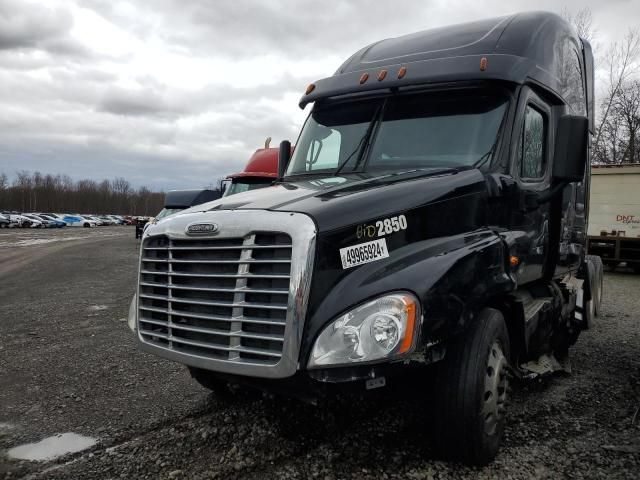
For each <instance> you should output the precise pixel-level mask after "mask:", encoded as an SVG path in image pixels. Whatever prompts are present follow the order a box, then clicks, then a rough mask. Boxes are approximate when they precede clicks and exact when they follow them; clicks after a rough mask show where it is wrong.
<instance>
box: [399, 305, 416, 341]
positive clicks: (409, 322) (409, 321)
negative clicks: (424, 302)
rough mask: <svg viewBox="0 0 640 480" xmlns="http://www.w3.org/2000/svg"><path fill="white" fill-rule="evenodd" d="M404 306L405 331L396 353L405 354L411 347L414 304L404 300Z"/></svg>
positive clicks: (414, 315)
mask: <svg viewBox="0 0 640 480" xmlns="http://www.w3.org/2000/svg"><path fill="white" fill-rule="evenodd" d="M404 305H405V309H406V310H405V311H406V312H407V329H406V333H405V335H404V338H403V339H402V343H401V344H400V350H398V353H406V352H408V351H409V350H410V349H411V346H412V345H413V334H414V332H413V331H414V328H415V325H416V304H415V303H414V302H413V301H411V300H408V299H405V300H404Z"/></svg>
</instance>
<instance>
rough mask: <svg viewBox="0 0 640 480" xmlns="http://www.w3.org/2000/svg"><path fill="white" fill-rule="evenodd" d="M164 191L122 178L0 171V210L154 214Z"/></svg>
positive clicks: (162, 199)
mask: <svg viewBox="0 0 640 480" xmlns="http://www.w3.org/2000/svg"><path fill="white" fill-rule="evenodd" d="M163 204H164V192H152V191H151V190H149V189H148V188H147V187H140V188H138V189H134V188H133V187H132V186H131V184H130V183H129V182H128V181H127V180H126V179H124V178H116V179H114V180H102V181H101V182H97V181H95V180H77V181H74V180H72V179H71V177H69V176H68V175H51V174H46V175H45V174H42V173H40V172H33V173H31V172H27V171H20V172H17V174H16V177H15V178H14V179H13V181H9V177H8V176H7V175H6V174H5V173H0V211H2V210H9V211H19V212H54V213H55V212H61V213H87V214H92V213H95V214H116V215H145V216H146V215H149V216H152V215H155V214H157V213H158V212H159V211H160V210H161V209H162V207H163Z"/></svg>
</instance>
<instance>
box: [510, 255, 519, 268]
mask: <svg viewBox="0 0 640 480" xmlns="http://www.w3.org/2000/svg"><path fill="white" fill-rule="evenodd" d="M509 263H510V264H511V266H512V267H517V266H518V265H519V264H520V259H519V258H518V257H516V256H515V255H511V256H510V257H509Z"/></svg>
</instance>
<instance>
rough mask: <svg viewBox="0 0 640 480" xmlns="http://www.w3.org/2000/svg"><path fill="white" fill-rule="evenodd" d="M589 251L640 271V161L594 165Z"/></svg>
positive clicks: (609, 262)
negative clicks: (635, 162) (637, 162)
mask: <svg viewBox="0 0 640 480" xmlns="http://www.w3.org/2000/svg"><path fill="white" fill-rule="evenodd" d="M589 205H590V207H589V208H590V209H589V230H588V235H589V239H588V245H587V248H588V251H589V253H590V254H592V255H599V256H600V257H601V258H602V260H603V262H605V264H607V265H609V266H610V267H613V268H615V267H616V266H618V265H619V264H620V263H622V262H625V263H626V264H627V265H628V266H629V267H632V268H633V269H634V270H635V271H636V272H637V273H640V164H623V165H594V166H592V167H591V192H590V202H589Z"/></svg>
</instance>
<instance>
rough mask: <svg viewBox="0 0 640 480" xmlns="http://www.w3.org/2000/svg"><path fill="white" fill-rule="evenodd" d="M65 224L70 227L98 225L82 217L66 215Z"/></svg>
mask: <svg viewBox="0 0 640 480" xmlns="http://www.w3.org/2000/svg"><path fill="white" fill-rule="evenodd" d="M63 220H64V223H66V224H67V226H68V227H85V228H90V227H96V226H97V225H98V224H97V223H96V222H95V221H94V220H90V219H88V218H85V217H83V216H82V215H65V216H64V217H63Z"/></svg>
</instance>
